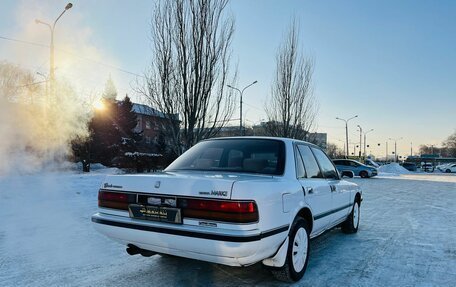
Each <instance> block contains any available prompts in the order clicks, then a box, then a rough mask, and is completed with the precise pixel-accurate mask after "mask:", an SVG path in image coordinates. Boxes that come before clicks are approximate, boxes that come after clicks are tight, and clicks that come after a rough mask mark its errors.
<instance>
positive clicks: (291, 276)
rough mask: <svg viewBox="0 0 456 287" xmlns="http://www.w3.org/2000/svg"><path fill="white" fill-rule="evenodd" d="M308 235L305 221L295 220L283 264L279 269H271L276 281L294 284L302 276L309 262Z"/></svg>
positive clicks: (301, 219)
mask: <svg viewBox="0 0 456 287" xmlns="http://www.w3.org/2000/svg"><path fill="white" fill-rule="evenodd" d="M309 233H310V231H309V227H308V224H307V222H306V221H305V219H303V218H301V217H298V218H296V220H295V222H294V224H293V226H292V227H291V231H290V235H289V241H288V250H287V259H286V260H285V264H284V266H282V267H280V268H273V269H271V271H272V274H273V275H274V277H275V278H276V279H278V280H281V281H285V282H295V281H299V280H300V279H301V278H302V277H303V276H304V273H305V272H306V268H307V262H308V261H309V239H310V238H309Z"/></svg>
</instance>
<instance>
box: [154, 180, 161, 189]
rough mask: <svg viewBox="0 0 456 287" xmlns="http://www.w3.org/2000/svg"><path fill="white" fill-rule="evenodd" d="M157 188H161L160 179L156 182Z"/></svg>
mask: <svg viewBox="0 0 456 287" xmlns="http://www.w3.org/2000/svg"><path fill="white" fill-rule="evenodd" d="M155 188H160V181H159V180H157V181H156V182H155Z"/></svg>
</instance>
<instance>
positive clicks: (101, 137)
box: [89, 99, 121, 166]
mask: <svg viewBox="0 0 456 287" xmlns="http://www.w3.org/2000/svg"><path fill="white" fill-rule="evenodd" d="M102 101H103V106H104V108H103V109H101V110H96V111H95V114H94V116H93V118H92V120H91V121H90V123H89V130H90V133H91V139H90V148H89V149H90V160H91V162H99V163H102V164H103V165H108V166H109V165H110V164H111V161H112V159H113V158H114V157H115V156H116V155H117V154H118V151H119V147H120V140H121V137H120V133H119V130H118V128H117V126H116V125H115V122H114V118H115V115H116V114H117V103H116V102H115V101H114V100H110V99H102Z"/></svg>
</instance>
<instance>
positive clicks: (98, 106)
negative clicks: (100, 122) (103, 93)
mask: <svg viewBox="0 0 456 287" xmlns="http://www.w3.org/2000/svg"><path fill="white" fill-rule="evenodd" d="M93 107H94V108H95V109H96V110H98V111H102V110H104V109H105V105H104V103H103V101H101V100H97V101H96V102H95V103H93Z"/></svg>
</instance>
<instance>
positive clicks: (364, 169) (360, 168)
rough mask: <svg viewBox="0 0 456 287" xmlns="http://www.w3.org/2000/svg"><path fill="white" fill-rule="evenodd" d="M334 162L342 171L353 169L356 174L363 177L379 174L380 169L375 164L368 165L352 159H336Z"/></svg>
mask: <svg viewBox="0 0 456 287" xmlns="http://www.w3.org/2000/svg"><path fill="white" fill-rule="evenodd" d="M333 162H334V164H335V165H336V167H337V170H339V172H340V173H342V172H344V171H352V172H353V174H354V175H357V176H360V177H362V178H369V177H373V176H376V175H378V171H377V169H376V168H375V167H373V166H368V165H365V164H362V163H360V162H359V161H356V160H352V159H334V160H333Z"/></svg>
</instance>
